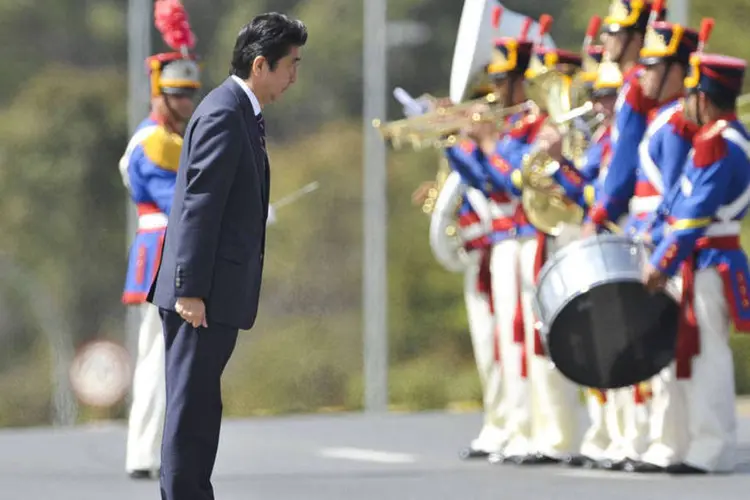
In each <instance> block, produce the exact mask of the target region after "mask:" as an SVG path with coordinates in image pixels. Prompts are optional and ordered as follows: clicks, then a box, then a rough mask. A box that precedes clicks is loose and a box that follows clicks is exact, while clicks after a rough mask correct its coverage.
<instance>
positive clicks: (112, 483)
mask: <svg viewBox="0 0 750 500" xmlns="http://www.w3.org/2000/svg"><path fill="white" fill-rule="evenodd" d="M479 422H480V417H479V415H477V414H445V413H432V414H410V415H398V414H395V415H394V414H391V415H387V416H382V417H372V416H363V415H346V414H345V415H330V416H329V415H315V416H305V417H285V418H256V419H251V420H238V421H228V422H226V423H225V427H224V430H223V434H222V442H221V446H220V450H219V460H218V463H217V467H216V472H215V480H214V487H215V490H216V496H217V499H219V500H254V499H273V500H292V499H294V500H302V499H304V500H322V499H326V500H335V499H341V500H355V499H362V500H422V499H425V500H427V499H429V500H441V499H451V500H453V499H466V500H484V499H491V500H500V499H507V500H516V499H524V498H526V499H543V500H547V499H556V500H581V499H591V498H598V497H602V496H604V497H605V498H606V500H619V499H632V498H637V499H638V500H650V499H654V500H663V499H669V498H675V499H679V500H692V499H708V498H712V497H714V496H715V497H716V498H721V499H722V500H730V499H737V500H739V499H746V498H748V495H749V494H750V493H748V490H750V418H747V417H743V419H742V421H741V425H740V439H741V441H742V443H743V449H742V457H741V458H742V462H743V465H742V466H741V467H740V470H739V471H738V472H737V473H736V474H734V475H731V476H721V477H706V478H689V479H686V478H680V479H675V478H670V477H664V476H636V475H629V474H625V473H605V472H588V471H576V470H569V469H566V468H563V467H559V466H540V467H537V468H532V469H528V468H521V467H518V466H509V465H495V466H492V465H489V464H488V463H486V462H483V461H477V462H473V463H466V462H461V461H460V460H458V458H457V457H456V452H457V450H458V449H459V448H460V447H461V446H462V445H464V444H465V443H467V442H468V440H469V439H470V438H472V437H473V434H474V433H475V432H476V430H477V429H478V426H479ZM124 449H125V430H124V427H123V425H122V424H106V425H101V426H97V427H85V428H77V429H65V430H55V429H25V430H4V431H0V500H19V499H24V500H27V499H28V500H37V499H39V500H47V499H55V500H101V499H107V500H135V499H137V500H148V499H154V500H156V499H158V498H159V494H158V486H157V483H156V482H153V481H149V482H134V481H131V480H130V479H128V478H127V477H126V476H125V473H124V471H123V462H124V458H123V457H124Z"/></svg>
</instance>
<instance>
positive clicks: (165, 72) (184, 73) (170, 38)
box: [146, 0, 201, 96]
mask: <svg viewBox="0 0 750 500" xmlns="http://www.w3.org/2000/svg"><path fill="white" fill-rule="evenodd" d="M154 24H155V25H156V29H158V30H159V32H160V33H161V36H162V38H163V39H164V43H166V44H167V45H168V46H169V47H170V48H171V49H172V50H175V51H176V52H167V53H162V54H156V55H153V56H151V57H149V58H148V60H147V61H146V63H147V65H148V70H149V74H150V76H151V95H153V96H158V95H160V94H179V93H183V92H186V91H188V92H189V91H190V90H191V89H193V90H194V89H198V88H200V87H201V84H200V69H199V67H198V65H197V64H196V63H195V57H194V56H193V55H192V54H190V50H191V49H193V48H194V47H195V42H196V37H195V34H194V33H193V31H192V29H191V28H190V22H189V19H188V15H187V12H186V11H185V7H184V6H183V5H182V3H181V2H180V0H156V1H155V2H154Z"/></svg>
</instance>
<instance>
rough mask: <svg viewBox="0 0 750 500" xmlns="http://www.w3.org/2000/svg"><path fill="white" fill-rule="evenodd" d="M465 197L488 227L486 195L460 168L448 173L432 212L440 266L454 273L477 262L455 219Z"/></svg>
mask: <svg viewBox="0 0 750 500" xmlns="http://www.w3.org/2000/svg"><path fill="white" fill-rule="evenodd" d="M464 197H466V198H467V199H468V201H469V203H471V205H472V208H473V209H474V211H475V212H476V213H477V214H478V215H479V219H480V221H481V222H480V223H481V224H482V226H483V231H485V232H486V231H489V229H490V227H491V216H490V207H489V203H488V202H487V198H485V196H484V194H483V193H482V192H481V191H479V190H477V189H475V188H472V187H470V186H468V185H467V184H465V183H464V182H463V181H462V179H461V175H460V174H459V173H458V172H450V173H449V174H448V176H447V177H446V179H445V182H444V183H443V185H442V187H441V189H440V193H439V194H438V197H437V199H436V201H435V205H434V209H433V211H432V214H431V215H430V249H431V250H432V254H433V256H434V257H435V259H436V260H437V261H438V262H439V263H440V265H441V266H443V267H444V268H445V269H446V270H448V271H450V272H454V273H457V272H461V271H464V270H465V269H466V268H467V266H469V265H471V264H472V262H475V261H474V260H473V258H472V256H471V255H470V254H469V253H468V252H467V251H466V250H465V249H464V243H466V241H465V239H464V237H463V236H462V235H461V232H460V229H459V228H458V224H457V221H456V214H457V212H458V209H459V206H460V205H461V203H462V202H463V199H464ZM467 238H468V237H467Z"/></svg>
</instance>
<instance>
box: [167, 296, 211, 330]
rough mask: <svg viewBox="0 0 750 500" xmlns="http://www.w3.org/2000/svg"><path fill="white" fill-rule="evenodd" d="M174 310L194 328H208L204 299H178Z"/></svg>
mask: <svg viewBox="0 0 750 500" xmlns="http://www.w3.org/2000/svg"><path fill="white" fill-rule="evenodd" d="M174 309H175V311H177V314H179V315H180V316H182V319H184V320H185V321H187V322H188V323H190V324H191V325H193V328H198V327H199V326H203V327H206V328H207V327H208V323H206V305H205V304H204V303H203V300H202V299H194V298H187V297H180V298H178V299H177V303H175V306H174Z"/></svg>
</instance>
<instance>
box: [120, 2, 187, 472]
mask: <svg viewBox="0 0 750 500" xmlns="http://www.w3.org/2000/svg"><path fill="white" fill-rule="evenodd" d="M155 23H156V27H157V28H158V29H159V31H160V32H161V34H162V37H163V39H164V41H165V43H166V44H167V45H168V46H170V47H171V48H172V49H174V50H175V52H169V53H161V54H156V55H154V56H151V57H150V58H149V59H148V60H147V61H146V64H147V67H148V72H149V77H150V86H151V113H150V115H149V116H148V117H147V118H146V119H144V120H143V121H142V122H141V123H140V124H139V125H138V127H137V128H136V130H135V133H134V135H133V137H132V138H131V139H130V142H129V143H128V146H127V149H126V151H125V154H124V155H123V156H122V159H121V160H120V165H119V167H120V172H121V174H122V177H123V182H124V184H125V186H126V188H127V189H128V192H129V194H130V198H131V199H132V201H133V203H134V204H135V207H136V209H137V213H138V229H137V233H136V235H135V240H134V242H133V245H132V247H131V249H130V256H129V261H128V269H127V275H126V278H125V288H124V292H123V296H122V301H123V303H125V304H127V305H129V306H136V305H137V306H140V310H141V315H142V320H141V325H140V330H139V334H138V358H137V362H136V367H135V373H134V377H133V401H132V406H131V408H130V415H129V422H128V438H127V457H126V470H127V472H128V473H129V475H130V476H131V477H133V478H150V477H151V478H152V477H155V475H158V470H159V468H160V464H161V460H160V451H161V438H162V429H163V426H164V414H165V410H166V394H165V380H164V377H165V367H164V362H165V350H164V337H163V334H162V325H161V320H160V318H159V312H158V309H157V307H156V306H154V305H151V304H148V303H147V302H146V295H147V293H148V290H149V287H150V286H151V282H152V279H153V278H154V275H155V273H156V270H157V269H158V267H159V259H160V257H161V250H162V245H163V244H164V235H165V233H166V226H167V217H168V215H169V211H170V207H171V204H172V196H173V193H174V185H175V180H176V175H177V167H178V164H179V158H180V151H181V149H182V136H183V134H184V131H185V126H186V124H187V122H188V120H189V118H190V116H191V114H192V112H193V108H194V99H195V97H196V92H197V90H198V89H199V88H200V86H201V84H200V77H199V68H198V65H197V64H196V62H195V58H194V57H193V56H192V55H191V54H190V53H189V50H191V49H192V48H193V47H194V45H195V38H194V35H193V33H192V32H191V31H190V26H189V25H188V24H187V14H186V12H185V10H184V7H183V6H182V5H181V4H180V2H179V1H178V0H158V1H157V2H156V3H155Z"/></svg>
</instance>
